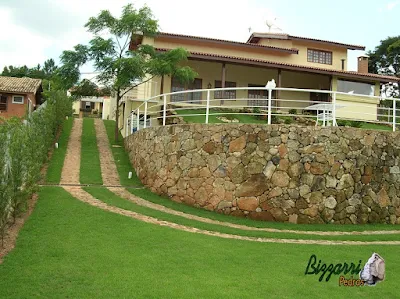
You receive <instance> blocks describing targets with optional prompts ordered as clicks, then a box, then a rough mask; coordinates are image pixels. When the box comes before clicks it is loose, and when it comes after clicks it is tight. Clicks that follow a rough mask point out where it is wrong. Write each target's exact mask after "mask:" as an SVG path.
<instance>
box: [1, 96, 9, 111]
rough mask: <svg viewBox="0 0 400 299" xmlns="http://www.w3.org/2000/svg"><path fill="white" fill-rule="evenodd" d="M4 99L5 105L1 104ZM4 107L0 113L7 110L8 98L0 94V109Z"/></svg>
mask: <svg viewBox="0 0 400 299" xmlns="http://www.w3.org/2000/svg"><path fill="white" fill-rule="evenodd" d="M4 98H5V99H6V101H5V103H2V102H1V100H2V99H4ZM2 106H4V107H5V109H0V111H7V108H8V96H7V95H4V94H0V107H2Z"/></svg>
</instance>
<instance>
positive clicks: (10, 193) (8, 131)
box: [0, 91, 72, 237]
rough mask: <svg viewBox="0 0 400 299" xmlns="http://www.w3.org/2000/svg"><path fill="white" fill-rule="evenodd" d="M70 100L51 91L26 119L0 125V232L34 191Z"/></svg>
mask: <svg viewBox="0 0 400 299" xmlns="http://www.w3.org/2000/svg"><path fill="white" fill-rule="evenodd" d="M71 110H72V102H71V101H70V99H69V98H68V97H67V96H66V94H65V93H63V92H57V91H56V92H51V93H50V94H49V95H48V100H47V101H46V102H45V103H44V104H42V106H40V107H39V108H38V109H37V110H36V111H35V112H33V113H32V114H31V115H29V116H28V117H27V118H26V119H25V120H23V121H21V119H20V118H16V117H14V118H11V119H8V120H2V121H1V123H2V124H1V125H0V140H1V142H0V143H1V144H0V234H1V237H3V234H4V232H5V226H6V224H7V221H8V218H9V216H10V215H11V216H13V218H14V221H15V218H16V217H17V216H18V214H19V213H21V212H22V211H23V210H24V209H25V208H26V205H27V201H28V198H29V197H30V196H31V195H32V193H33V192H35V190H36V187H37V181H38V179H39V176H40V169H41V167H42V164H43V162H44V161H45V160H46V158H47V152H48V149H49V148H50V147H51V146H52V143H53V141H54V137H55V135H56V132H57V130H58V128H59V127H60V125H61V124H62V122H63V121H64V119H65V116H66V115H70V113H71Z"/></svg>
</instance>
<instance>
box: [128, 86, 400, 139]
mask: <svg viewBox="0 0 400 299" xmlns="http://www.w3.org/2000/svg"><path fill="white" fill-rule="evenodd" d="M232 90H233V91H242V90H246V91H249V90H257V91H263V90H265V91H268V97H265V98H264V97H262V98H235V99H225V98H222V99H211V92H216V91H217V92H225V91H232ZM273 91H290V92H300V93H301V92H306V93H319V94H321V93H322V94H330V95H331V100H332V102H331V105H332V107H333V109H332V111H331V113H332V119H333V124H335V123H336V119H337V112H336V110H337V109H336V106H337V100H338V99H337V96H338V95H345V96H347V97H354V98H368V99H377V100H379V102H381V101H382V100H391V101H393V108H389V107H378V108H379V109H381V110H380V111H388V114H379V113H378V111H377V113H373V114H372V113H368V112H367V113H365V112H359V111H358V112H357V114H358V115H364V116H366V115H374V116H376V117H377V119H378V118H379V117H388V122H385V121H379V123H381V124H389V123H390V124H391V125H392V128H393V131H395V130H396V117H397V115H399V114H398V113H397V109H396V106H399V105H396V102H397V101H399V100H400V99H396V98H393V97H389V98H387V97H385V96H372V95H362V94H349V93H345V92H339V91H331V90H318V89H297V88H283V87H279V88H266V87H227V88H210V89H195V90H184V91H177V92H169V93H164V94H160V95H156V96H153V97H150V98H147V99H144V100H143V103H142V104H141V105H139V106H138V107H137V108H136V109H135V110H134V111H132V113H131V115H130V118H131V126H132V125H133V116H134V114H136V115H137V116H139V117H136V128H137V130H139V129H140V115H141V111H143V113H142V114H143V117H142V119H143V123H144V124H143V128H146V127H147V121H148V116H150V119H162V125H163V126H165V125H166V120H167V118H169V117H173V115H167V112H170V111H171V110H178V111H179V110H185V109H188V108H189V109H205V110H206V111H205V113H202V114H190V115H189V114H188V115H185V116H191V115H193V116H198V115H204V116H205V123H208V122H209V116H210V115H219V114H227V113H226V112H225V113H214V112H213V113H211V112H210V109H214V108H224V109H238V108H250V109H251V108H253V109H254V108H262V109H263V110H264V111H266V112H267V113H261V114H254V113H252V114H253V115H267V123H268V124H271V118H272V116H273V115H277V114H275V113H274V112H273V111H272V110H273V109H276V108H279V107H274V106H273V105H272V100H274V101H279V102H280V103H285V102H286V103H287V102H296V103H325V102H320V101H304V100H288V99H281V98H279V99H273V98H272V92H273ZM195 93H206V94H207V96H206V99H205V100H204V99H202V100H200V101H199V102H198V103H187V102H184V101H181V102H180V101H177V102H169V104H172V105H176V106H178V105H179V104H185V105H187V106H186V107H181V108H175V109H168V108H167V97H171V96H173V95H182V94H195ZM221 100H223V101H224V102H230V101H232V102H236V101H240V100H254V101H265V103H266V105H262V106H255V105H251V106H250V105H249V106H244V107H243V106H229V105H223V106H222V105H219V106H218V105H213V103H214V102H219V101H221ZM149 103H151V104H154V103H157V104H154V105H149ZM160 106H163V107H162V109H160V110H156V111H149V109H152V108H154V107H160ZM350 106H354V107H357V106H361V104H355V105H353V103H352V104H350ZM284 109H296V110H304V108H301V107H297V106H293V107H290V106H289V107H288V106H285V107H284ZM320 111H322V110H320ZM390 111H392V116H391V117H392V121H391V122H389V120H390V115H389V114H390ZM157 114H158V115H159V116H158V117H154V118H151V115H156V116H157ZM160 114H161V115H160ZM232 114H239V113H237V112H236V113H232ZM279 115H282V116H285V115H291V114H279ZM303 116H305V117H309V116H306V115H303ZM311 117H312V116H311ZM341 118H343V119H347V120H356V121H360V120H361V121H365V122H375V121H371V120H368V119H366V120H364V119H357V118H347V117H341ZM132 127H133V126H132ZM131 131H132V130H131ZM127 132H128V130H127Z"/></svg>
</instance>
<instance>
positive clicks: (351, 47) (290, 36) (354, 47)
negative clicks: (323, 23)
mask: <svg viewBox="0 0 400 299" xmlns="http://www.w3.org/2000/svg"><path fill="white" fill-rule="evenodd" d="M256 35H261V36H256ZM262 35H267V36H268V35H269V36H271V35H275V36H282V37H286V38H287V39H291V38H292V39H300V40H310V41H316V42H322V43H329V44H335V45H340V46H345V47H347V48H349V49H353V50H365V46H362V45H356V44H348V43H343V42H335V41H330V40H324V39H318V38H313V37H303V36H296V35H291V34H287V33H275V32H253V33H252V34H251V35H250V37H249V38H248V40H247V42H250V41H251V40H252V38H253V37H258V38H262V37H263V36H262Z"/></svg>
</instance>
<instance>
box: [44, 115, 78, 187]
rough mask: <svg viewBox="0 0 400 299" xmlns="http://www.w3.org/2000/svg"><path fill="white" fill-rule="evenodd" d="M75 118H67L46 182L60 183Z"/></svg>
mask: <svg viewBox="0 0 400 299" xmlns="http://www.w3.org/2000/svg"><path fill="white" fill-rule="evenodd" d="M73 122H74V119H73V118H72V117H70V118H68V120H65V121H64V123H63V126H62V129H61V134H60V137H59V139H58V141H57V142H58V149H54V151H53V155H52V157H51V160H50V161H49V166H48V168H47V173H46V182H47V183H51V184H58V183H60V179H61V172H62V168H63V165H64V160H65V155H66V153H67V147H68V139H69V135H70V134H71V130H72V125H73Z"/></svg>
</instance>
